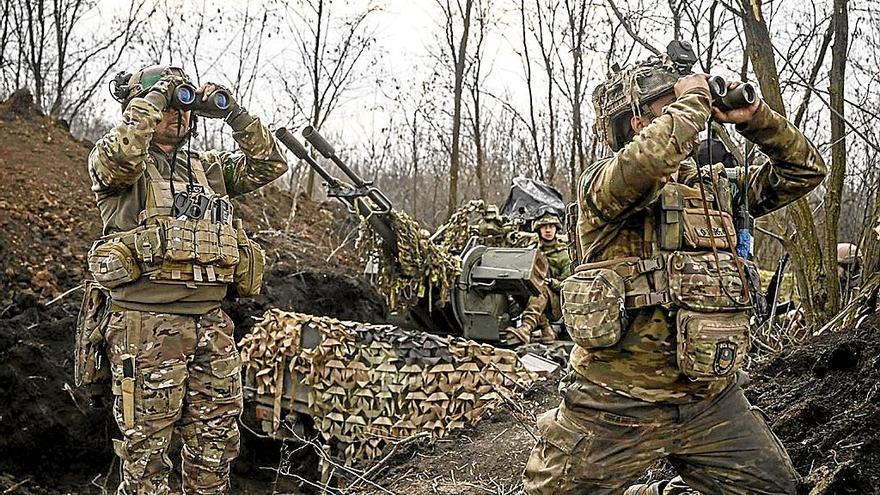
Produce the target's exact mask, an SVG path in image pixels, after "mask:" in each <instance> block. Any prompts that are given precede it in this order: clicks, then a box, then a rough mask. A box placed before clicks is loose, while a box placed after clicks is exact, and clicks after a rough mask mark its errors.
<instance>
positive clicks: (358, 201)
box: [275, 127, 397, 253]
mask: <svg viewBox="0 0 880 495" xmlns="http://www.w3.org/2000/svg"><path fill="white" fill-rule="evenodd" d="M315 134H317V133H315ZM317 136H318V140H319V142H323V143H324V144H325V145H326V147H325V148H324V150H325V151H326V150H327V149H328V148H329V150H330V151H331V152H332V151H333V147H331V146H330V145H329V144H327V142H326V141H324V138H322V137H321V135H320V134H317ZM275 137H277V138H278V140H279V141H281V144H283V145H284V146H285V147H286V148H287V149H289V150H290V151H291V152H293V154H294V156H296V157H297V158H299V159H300V160H304V161H305V162H306V163H307V164H309V166H310V167H312V169H314V170H315V172H317V173H318V175H320V176H321V178H322V179H324V182H326V183H327V185H328V186H330V187H334V188H340V187H342V184H341V183H340V182H339V180H338V179H336V177H333V176H332V175H330V172H328V171H327V169H325V168H324V167H322V166H321V165H320V164H319V163H318V162H316V161H315V159H314V158H312V157H311V156H309V153H308V151H307V150H306V148H305V146H303V145H302V143H300V142H299V141H298V140H297V139H296V137H294V135H293V133H292V132H290V131H289V130H287V129H286V128H284V127H282V128H280V129H278V130H277V131H275ZM309 143H312V145H313V146H315V149H317V150H318V151H319V152H320V151H321V148H319V146H316V145H315V143H314V142H313V141H311V140H309ZM322 154H323V153H322ZM325 156H326V155H325ZM331 158H332V159H333V161H334V163H337V160H339V159H338V158H336V155H335V154H333V155H331ZM337 165H338V163H337ZM340 168H342V167H340ZM343 171H347V172H346V173H348V172H350V170H348V167H345V168H344V169H343ZM352 173H353V172H352ZM354 177H357V175H355V176H354ZM357 179H358V180H357V182H358V183H359V185H360V186H361V187H362V186H364V181H362V180H360V177H357ZM369 196H370V199H371V200H373V201H374V202H375V203H376V204H377V205H378V206H379V208H380V209H381V211H379V212H377V211H376V210H375V208H374V207H371V206H370V205H369V204H368V203H367V202H366V201H365V200H364V199H363V198H362V197H353V196H338V198H339V200H340V201H342V202H343V203H345V205H346V206H348V208H349V210H351V211H352V212H357V214H358V215H361V216H363V217H365V218H366V219H367V223H369V224H370V226H371V227H372V228H373V230H375V231H376V233H378V234H379V236H380V237H382V240H383V241H385V245H386V246H387V247H388V249H389V250H390V251H391V252H392V253H397V238H396V237H395V235H394V231H393V229H392V227H391V224H390V223H389V217H388V216H387V213H388V212H390V211H391V203H390V202H389V201H388V199H387V198H385V196H384V195H383V194H382V193H381V192H379V191H378V190H376V189H372V190H371V192H370V195H369ZM374 196H375V197H374Z"/></svg>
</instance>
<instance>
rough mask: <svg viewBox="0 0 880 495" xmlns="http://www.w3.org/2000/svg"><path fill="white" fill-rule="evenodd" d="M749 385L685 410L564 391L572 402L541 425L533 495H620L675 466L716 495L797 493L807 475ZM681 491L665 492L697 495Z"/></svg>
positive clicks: (588, 390) (528, 487)
mask: <svg viewBox="0 0 880 495" xmlns="http://www.w3.org/2000/svg"><path fill="white" fill-rule="evenodd" d="M743 380H745V374H744V373H743V374H741V376H740V377H738V379H737V380H733V381H732V382H731V385H729V386H728V387H727V388H725V389H724V390H723V391H722V392H721V393H719V394H718V395H716V396H715V397H712V398H708V399H704V400H702V401H698V402H694V403H690V404H685V405H676V404H669V403H649V402H644V401H640V400H636V399H631V398H628V397H624V396H622V395H619V394H616V393H614V392H611V391H609V390H606V389H604V388H602V387H600V386H598V385H595V384H593V383H591V382H588V381H586V380H573V381H571V382H569V383H567V384H563V385H562V386H561V388H562V392H563V401H562V404H560V406H559V407H558V408H555V409H551V410H550V411H547V412H546V413H544V414H543V415H541V416H540V417H539V419H538V430H539V431H540V434H541V440H540V441H539V442H538V444H537V445H536V446H535V447H534V449H533V450H532V453H531V456H530V457H529V460H528V463H527V465H526V469H525V473H524V475H523V481H524V484H525V491H526V493H528V494H531V495H544V494H547V495H550V494H554V495H565V494H587V493H589V494H590V495H601V494H614V495H619V494H622V493H623V491H624V489H626V488H627V487H628V486H629V485H630V484H632V483H633V482H634V481H635V480H636V479H638V477H639V476H641V475H642V474H644V472H645V470H646V469H647V468H648V467H650V466H651V465H652V464H653V463H654V462H655V461H657V460H660V459H662V458H666V459H668V460H669V462H670V463H671V464H672V466H673V467H674V468H675V469H676V471H677V472H678V474H679V475H680V476H681V478H682V479H683V480H684V481H685V482H686V483H687V485H688V486H690V488H691V489H693V490H697V491H699V492H702V493H704V494H706V495H727V494H742V495H746V494H748V495H756V494H763V495H770V494H773V495H777V494H785V495H793V494H794V493H795V485H796V480H797V472H796V471H795V469H794V466H793V465H792V463H791V460H790V459H789V458H788V454H787V453H786V452H785V449H784V447H783V446H782V444H781V443H780V442H779V440H778V439H777V438H776V436H775V435H774V434H773V432H771V431H770V428H769V427H768V426H767V423H766V421H765V419H764V417H763V414H762V413H761V411H760V410H758V409H757V408H755V407H753V406H751V405H750V404H749V402H748V400H747V399H746V398H745V396H744V395H743V392H742V388H741V386H740V383H742V381H743ZM676 481H680V480H676ZM681 486H682V484H681V483H680V482H679V483H671V484H670V486H668V487H667V489H666V490H665V491H664V494H667V495H668V494H670V493H696V492H694V491H690V490H682V489H681Z"/></svg>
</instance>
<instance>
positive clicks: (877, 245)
mask: <svg viewBox="0 0 880 495" xmlns="http://www.w3.org/2000/svg"><path fill="white" fill-rule="evenodd" d="M874 177H875V179H874V206H873V208H871V216H870V218H869V220H868V222H866V227H865V231H864V233H863V234H862V239H861V242H859V252H860V253H861V254H862V259H863V260H864V264H863V265H862V279H863V280H864V279H867V278H868V277H869V276H871V275H872V274H874V273H876V272H878V271H880V235H878V233H877V231H876V230H875V229H876V228H877V227H878V226H880V222H878V220H880V173H875V176H874Z"/></svg>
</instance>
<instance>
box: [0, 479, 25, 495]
mask: <svg viewBox="0 0 880 495" xmlns="http://www.w3.org/2000/svg"><path fill="white" fill-rule="evenodd" d="M30 480H31V479H30V477H28V478H25V479H23V480H21V481H19V482H18V483H16V484H14V485H12V486H10V487H9V488H7V489H6V490H4V491H3V495H6V494H7V493H12V492H14V491H15V490H18V489H19V488H20V487H21V485H24V484H25V483H27V482H28V481H30Z"/></svg>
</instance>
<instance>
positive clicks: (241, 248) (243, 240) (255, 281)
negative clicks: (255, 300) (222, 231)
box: [234, 228, 266, 297]
mask: <svg viewBox="0 0 880 495" xmlns="http://www.w3.org/2000/svg"><path fill="white" fill-rule="evenodd" d="M238 254H239V262H238V265H237V266H236V267H235V277H234V282H235V290H236V292H237V293H238V296H239V297H253V296H256V295H258V294H259V293H260V288H261V287H262V285H263V268H264V265H265V263H266V254H265V253H264V252H263V248H261V247H260V245H259V244H257V243H256V241H253V240H251V239H249V238H248V236H247V234H246V233H245V231H244V229H243V228H239V229H238Z"/></svg>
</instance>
